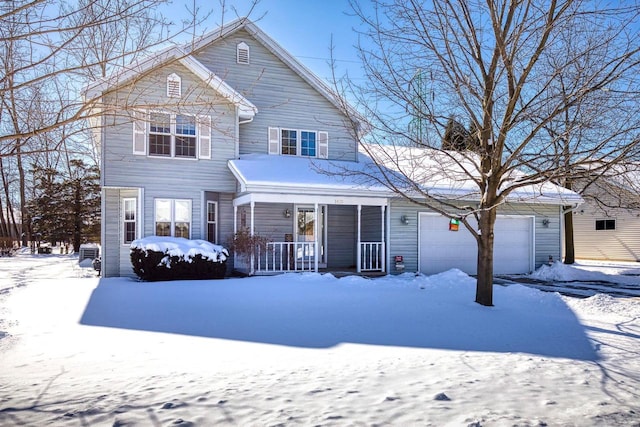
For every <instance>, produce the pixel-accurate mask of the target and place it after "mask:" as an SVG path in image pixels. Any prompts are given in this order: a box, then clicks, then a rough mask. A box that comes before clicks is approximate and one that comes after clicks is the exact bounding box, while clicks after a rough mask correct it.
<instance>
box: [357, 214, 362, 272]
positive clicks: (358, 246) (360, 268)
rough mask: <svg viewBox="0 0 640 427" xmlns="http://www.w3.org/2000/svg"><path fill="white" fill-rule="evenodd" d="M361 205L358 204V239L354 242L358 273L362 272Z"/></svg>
mask: <svg viewBox="0 0 640 427" xmlns="http://www.w3.org/2000/svg"><path fill="white" fill-rule="evenodd" d="M361 216H362V205H358V241H357V242H356V257H358V259H357V260H356V271H357V272H358V273H361V272H362V247H361V244H360V231H361V230H360V227H361V225H362V224H361V223H362V218H361Z"/></svg>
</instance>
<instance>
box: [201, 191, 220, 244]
mask: <svg viewBox="0 0 640 427" xmlns="http://www.w3.org/2000/svg"><path fill="white" fill-rule="evenodd" d="M210 204H211V205H214V206H215V212H216V217H215V221H213V224H214V225H215V226H214V230H215V231H214V233H215V235H216V239H217V238H218V214H219V212H218V202H216V201H214V200H207V205H206V211H205V221H204V222H205V226H206V228H205V233H206V240H207V241H209V242H210V240H209V224H210V223H211V221H209V205H210ZM213 243H217V242H213Z"/></svg>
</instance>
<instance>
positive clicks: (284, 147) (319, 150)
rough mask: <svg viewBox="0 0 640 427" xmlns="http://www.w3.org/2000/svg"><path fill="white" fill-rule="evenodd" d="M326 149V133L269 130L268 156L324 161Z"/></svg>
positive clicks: (326, 154)
mask: <svg viewBox="0 0 640 427" xmlns="http://www.w3.org/2000/svg"><path fill="white" fill-rule="evenodd" d="M328 149H329V148H328V133H327V132H322V131H309V130H300V129H282V128H269V154H283V155H291V156H303V157H320V158H323V159H326V158H327V157H328Z"/></svg>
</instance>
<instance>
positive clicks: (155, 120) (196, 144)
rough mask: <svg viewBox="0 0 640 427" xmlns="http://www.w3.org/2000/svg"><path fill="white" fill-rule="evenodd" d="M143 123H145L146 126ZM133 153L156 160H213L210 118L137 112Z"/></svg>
mask: <svg viewBox="0 0 640 427" xmlns="http://www.w3.org/2000/svg"><path fill="white" fill-rule="evenodd" d="M143 119H146V121H145V122H143V121H142V120H143ZM145 140H146V146H145ZM133 153H134V154H141V155H144V154H148V155H149V156H153V157H177V158H187V159H196V158H200V159H210V158H211V117H209V116H198V117H196V116H193V115H186V114H171V113H163V112H151V113H148V114H146V113H144V112H138V113H136V120H135V122H134V128H133Z"/></svg>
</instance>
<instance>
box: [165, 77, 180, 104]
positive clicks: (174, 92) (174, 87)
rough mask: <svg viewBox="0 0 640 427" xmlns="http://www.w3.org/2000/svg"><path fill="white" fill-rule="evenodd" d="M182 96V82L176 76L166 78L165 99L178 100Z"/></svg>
mask: <svg viewBox="0 0 640 427" xmlns="http://www.w3.org/2000/svg"><path fill="white" fill-rule="evenodd" d="M181 96H182V80H181V79H180V76H178V75H177V74H175V73H173V74H169V75H168V76H167V97H169V98H180V97H181Z"/></svg>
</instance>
